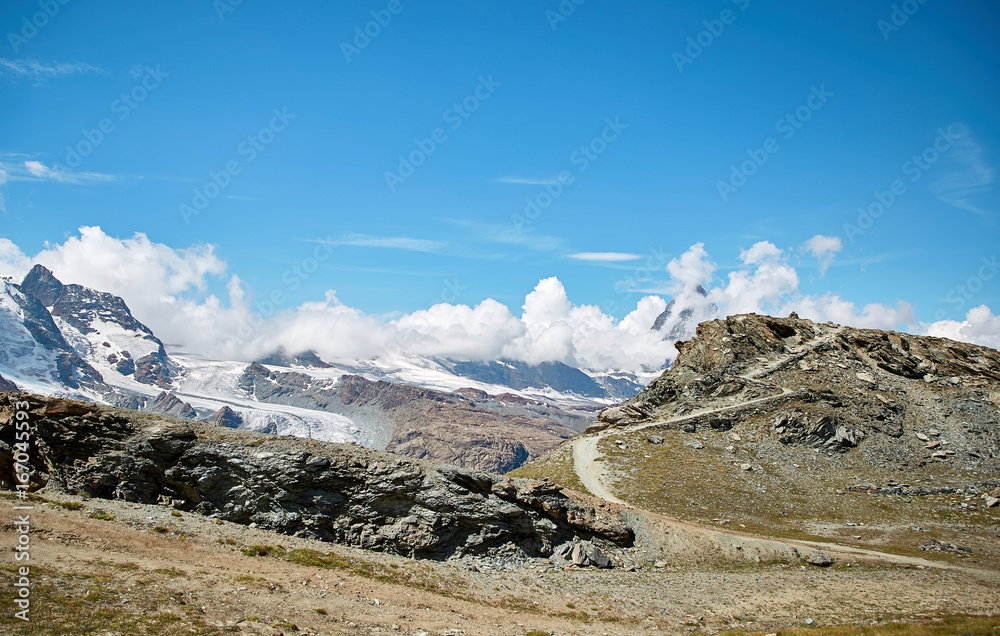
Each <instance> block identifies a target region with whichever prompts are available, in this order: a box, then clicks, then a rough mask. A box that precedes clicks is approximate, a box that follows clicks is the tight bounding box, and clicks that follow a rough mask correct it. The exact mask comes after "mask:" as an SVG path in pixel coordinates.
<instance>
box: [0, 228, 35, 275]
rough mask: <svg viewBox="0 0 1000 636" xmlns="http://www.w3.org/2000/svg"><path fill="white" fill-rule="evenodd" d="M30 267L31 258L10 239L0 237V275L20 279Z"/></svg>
mask: <svg viewBox="0 0 1000 636" xmlns="http://www.w3.org/2000/svg"><path fill="white" fill-rule="evenodd" d="M29 269H31V259H30V258H28V257H27V256H25V254H24V252H22V251H21V248H20V247H18V246H17V245H15V244H14V243H13V241H11V240H10V239H6V238H0V276H13V277H14V278H15V279H17V282H20V279H21V278H23V277H24V275H25V274H27V273H28V270H29Z"/></svg>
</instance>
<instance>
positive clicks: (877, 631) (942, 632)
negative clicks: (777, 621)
mask: <svg viewBox="0 0 1000 636" xmlns="http://www.w3.org/2000/svg"><path fill="white" fill-rule="evenodd" d="M765 633H776V634H778V635H779V636H820V635H823V636H980V635H983V636H986V635H992V636H995V635H996V634H1000V618H997V617H982V616H950V617H948V618H944V619H940V620H933V621H925V622H912V623H910V622H901V623H885V624H881V625H842V626H838V627H796V628H791V629H781V630H770V631H767V632H762V631H745V630H736V631H726V632H721V634H720V636H751V635H752V636H758V635H759V634H765Z"/></svg>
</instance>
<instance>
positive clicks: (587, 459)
mask: <svg viewBox="0 0 1000 636" xmlns="http://www.w3.org/2000/svg"><path fill="white" fill-rule="evenodd" d="M842 329H843V328H838V329H836V330H835V331H833V332H831V333H829V334H826V335H824V336H822V337H820V338H816V339H815V340H813V341H811V342H809V343H805V344H804V345H802V346H800V347H797V348H795V349H793V350H790V352H789V353H788V354H786V355H784V356H781V357H779V358H778V359H777V360H774V361H771V362H768V363H766V364H763V365H762V366H760V367H758V368H756V369H754V370H752V371H748V372H746V373H744V374H743V375H741V376H740V377H741V378H743V379H744V380H751V381H752V380H755V379H757V378H760V377H763V376H766V375H768V374H770V373H773V372H774V371H776V370H777V369H779V368H781V367H782V366H784V365H786V364H788V363H789V362H791V361H793V360H796V359H799V358H802V357H804V356H805V355H806V354H808V353H809V352H810V351H812V350H814V349H816V348H817V347H820V346H822V345H825V344H828V343H829V342H831V341H832V340H833V339H834V338H835V337H836V336H837V334H838V333H840V332H841V330H842ZM780 388H781V393H780V394H778V395H769V396H765V397H761V398H756V399H753V400H746V401H743V402H738V403H736V404H730V405H726V406H720V407H714V408H705V409H699V410H696V411H693V412H691V413H686V414H684V415H676V416H673V417H670V418H665V419H662V420H657V421H654V422H649V423H644V424H636V425H632V426H626V427H621V428H608V429H605V430H603V431H599V432H597V433H591V434H587V435H580V436H577V437H575V438H573V439H572V440H571V441H570V444H572V447H573V468H574V471H575V472H576V475H577V477H578V478H579V479H580V482H581V483H582V484H583V485H584V486H585V487H586V488H587V490H588V491H589V492H590V493H591V494H592V495H594V496H595V497H597V498H598V499H603V500H604V501H607V502H610V503H613V504H617V505H620V506H623V507H624V508H626V509H628V510H629V511H632V512H635V513H638V514H640V515H642V516H645V517H647V518H648V519H651V520H654V521H655V523H656V524H658V525H660V526H665V527H669V528H671V529H673V530H682V531H684V532H685V533H687V534H688V535H689V536H690V537H691V538H692V541H693V542H695V543H696V542H698V541H699V540H706V539H707V540H709V541H711V542H714V543H717V544H721V545H726V544H730V543H731V542H732V541H733V540H737V541H743V542H753V541H758V542H760V541H763V542H764V543H762V544H761V545H760V546H758V549H761V550H764V551H769V550H770V551H774V552H781V550H782V548H784V547H787V548H795V549H796V550H800V551H802V552H805V553H808V552H811V551H815V550H822V551H825V552H829V553H831V554H835V555H837V556H838V557H840V558H851V557H853V558H858V559H876V560H880V561H883V562H888V563H894V564H899V565H907V566H914V567H942V568H946V569H953V570H961V571H965V572H969V573H974V574H983V575H988V572H986V571H981V570H976V569H974V568H963V567H960V566H952V565H941V564H939V563H937V562H934V561H929V560H926V559H920V558H913V557H905V556H899V555H894V554H888V553H885V552H879V551H877V550H868V549H864V548H855V547H851V546H844V545H840V544H836V543H827V542H820V541H801V540H785V539H782V540H777V539H763V538H761V537H756V536H753V535H748V534H744V533H740V532H735V531H729V530H722V529H717V528H712V527H708V526H703V525H700V524H696V523H690V522H684V521H680V520H678V519H672V518H669V517H665V516H663V515H658V514H655V513H652V512H649V511H645V510H641V509H637V508H635V507H634V506H632V505H631V504H629V503H628V502H625V501H623V500H621V499H620V498H618V497H616V496H615V495H614V493H612V492H611V490H610V489H609V488H608V487H607V486H605V484H604V469H603V467H602V466H601V465H599V464H598V459H599V458H600V457H601V452H600V450H599V448H598V444H599V443H600V441H601V439H602V438H603V437H604V436H605V435H607V434H609V433H612V432H614V433H634V432H636V431H641V430H644V429H648V428H653V427H660V426H664V425H666V424H676V423H678V422H683V421H685V420H689V419H696V418H700V417H704V416H706V415H711V414H714V413H723V412H726V411H731V410H734V409H739V408H743V407H746V406H752V405H754V404H760V403H763V402H768V401H771V400H777V399H782V398H785V397H786V396H788V395H791V394H793V393H794V391H793V390H792V389H789V388H787V387H780ZM651 538H652V540H654V541H655V540H656V539H655V537H651ZM682 543H683V542H682ZM675 547H676V546H675ZM740 549H742V548H740Z"/></svg>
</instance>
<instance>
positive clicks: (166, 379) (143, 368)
mask: <svg viewBox="0 0 1000 636" xmlns="http://www.w3.org/2000/svg"><path fill="white" fill-rule="evenodd" d="M127 368H131V369H132V372H133V373H134V376H133V377H135V380H136V382H142V383H143V384H150V385H152V386H158V387H160V388H161V389H169V388H170V382H171V379H172V378H173V373H171V372H170V367H169V364H168V363H167V356H166V354H165V353H163V354H160V353H159V352H156V353H151V354H149V355H146V356H143V357H141V358H139V359H138V360H136V361H135V364H133V365H128V364H127V363H126V369H127Z"/></svg>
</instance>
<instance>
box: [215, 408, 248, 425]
mask: <svg viewBox="0 0 1000 636" xmlns="http://www.w3.org/2000/svg"><path fill="white" fill-rule="evenodd" d="M208 421H209V422H211V423H212V424H215V425H216V426H225V427H226V428H242V426H243V418H242V417H240V415H239V413H237V412H236V411H234V410H233V409H231V408H229V407H228V406H223V407H222V408H221V409H219V410H218V411H216V412H215V413H213V414H212V417H210V418H208Z"/></svg>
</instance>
